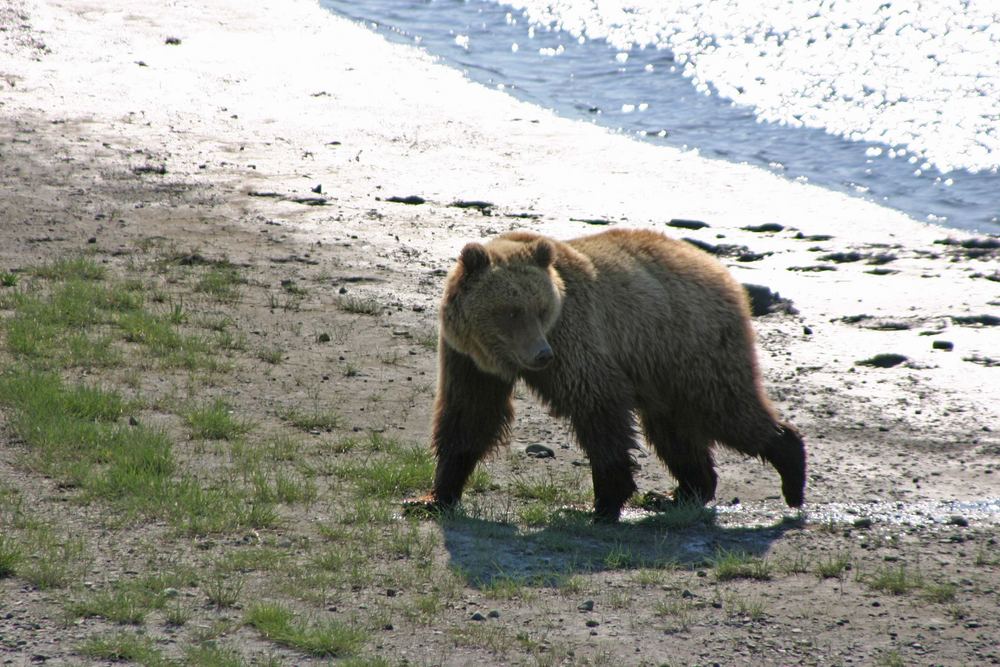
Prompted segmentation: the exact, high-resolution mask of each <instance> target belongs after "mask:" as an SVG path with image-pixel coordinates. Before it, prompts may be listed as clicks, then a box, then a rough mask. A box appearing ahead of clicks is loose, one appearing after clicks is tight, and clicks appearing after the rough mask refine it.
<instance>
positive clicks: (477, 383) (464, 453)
mask: <svg viewBox="0 0 1000 667" xmlns="http://www.w3.org/2000/svg"><path fill="white" fill-rule="evenodd" d="M439 349H440V353H439V355H440V369H439V377H438V392H437V398H436V400H435V405H434V424H433V433H432V446H433V448H434V453H435V454H436V456H437V470H436V471H435V473H434V489H433V490H432V491H431V497H430V498H428V499H427V500H428V501H430V502H431V503H432V504H433V505H435V506H437V507H450V506H452V505H454V504H455V503H457V502H458V501H459V500H460V499H461V497H462V490H463V489H464V488H465V483H466V481H468V479H469V476H470V475H471V474H472V471H473V470H474V469H475V467H476V464H477V463H479V461H480V460H481V459H482V458H483V457H484V456H485V455H486V454H487V453H489V452H490V451H491V450H492V449H493V448H494V447H496V446H497V445H498V444H500V443H502V442H505V441H506V440H507V438H508V436H509V429H510V421H511V419H512V418H513V416H514V408H513V406H512V404H511V394H512V393H513V391H514V383H513V382H511V381H508V380H504V379H502V378H499V377H496V376H494V375H490V374H488V373H484V372H483V371H481V370H479V368H478V367H477V366H476V364H475V363H474V362H473V361H472V359H471V358H469V357H467V356H466V355H464V354H462V353H460V352H457V351H456V350H454V349H453V348H451V347H450V346H449V345H448V344H447V343H445V342H444V341H443V340H442V341H440V343H439Z"/></svg>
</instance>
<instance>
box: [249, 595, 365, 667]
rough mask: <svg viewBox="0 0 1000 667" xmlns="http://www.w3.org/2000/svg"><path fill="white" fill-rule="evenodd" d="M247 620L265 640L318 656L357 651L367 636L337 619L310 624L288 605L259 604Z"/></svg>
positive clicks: (350, 654)
mask: <svg viewBox="0 0 1000 667" xmlns="http://www.w3.org/2000/svg"><path fill="white" fill-rule="evenodd" d="M244 622H245V623H246V624H247V625H249V626H250V627H252V628H255V629H256V630H257V631H258V632H260V633H261V635H263V636H264V637H265V638H266V639H268V640H270V641H273V642H275V643H276V644H280V645H282V646H287V647H289V648H293V649H295V650H298V651H302V652H303V653H308V654H310V655H314V656H319V657H332V658H340V657H348V656H353V655H356V654H357V653H358V651H359V650H360V648H361V646H362V645H363V644H364V642H365V641H366V640H367V639H368V636H367V633H365V632H363V631H362V630H358V629H355V628H351V627H348V626H346V625H343V624H341V623H337V622H335V621H328V622H326V623H316V624H309V623H305V622H303V621H302V620H301V619H298V618H296V616H295V614H294V613H293V612H292V611H291V610H290V609H288V608H287V607H285V606H282V605H280V604H276V603H259V604H255V605H253V606H252V607H250V609H248V610H247V613H246V616H245V617H244Z"/></svg>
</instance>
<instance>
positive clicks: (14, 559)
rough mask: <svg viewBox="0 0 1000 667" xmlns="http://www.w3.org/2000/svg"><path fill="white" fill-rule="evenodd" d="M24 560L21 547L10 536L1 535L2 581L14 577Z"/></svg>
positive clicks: (0, 575) (0, 562) (0, 561)
mask: <svg viewBox="0 0 1000 667" xmlns="http://www.w3.org/2000/svg"><path fill="white" fill-rule="evenodd" d="M23 558H24V552H23V550H22V549H21V545H19V544H18V543H17V542H15V541H14V539H13V538H12V537H10V536H9V535H0V579H3V578H4V577H11V576H13V575H14V574H15V573H16V572H17V565H18V563H20V562H21V560H22V559H23Z"/></svg>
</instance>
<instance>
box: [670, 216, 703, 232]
mask: <svg viewBox="0 0 1000 667" xmlns="http://www.w3.org/2000/svg"><path fill="white" fill-rule="evenodd" d="M667 226H668V227H677V228H678V229H704V228H705V227H708V226H709V224H708V223H706V222H702V221H701V220H683V219H681V218H674V219H673V220H671V221H670V222H668V223H667Z"/></svg>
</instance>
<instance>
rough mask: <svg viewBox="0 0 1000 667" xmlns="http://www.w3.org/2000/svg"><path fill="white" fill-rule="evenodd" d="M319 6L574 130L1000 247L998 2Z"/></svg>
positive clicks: (389, 0)
mask: <svg viewBox="0 0 1000 667" xmlns="http://www.w3.org/2000/svg"><path fill="white" fill-rule="evenodd" d="M321 2H322V4H323V5H324V6H325V7H327V8H328V9H330V10H332V11H334V12H335V13H338V14H342V15H344V16H347V17H349V18H352V19H355V20H358V21H362V22H364V23H365V24H366V25H367V26H368V27H369V28H370V29H373V30H376V31H378V32H380V33H382V34H384V35H385V36H386V37H388V38H389V39H392V40H396V41H401V42H406V43H410V44H416V45H418V46H420V47H421V48H423V49H425V50H427V51H428V52H430V53H432V54H434V55H436V56H438V57H440V58H441V60H442V61H443V62H444V63H446V64H448V65H451V66H454V67H457V68H460V69H461V70H462V71H463V72H465V74H466V76H468V77H469V78H470V79H471V80H473V81H476V82H479V83H482V84H484V85H487V86H490V87H495V88H499V89H502V90H504V91H507V92H509V93H510V94H512V95H514V96H516V97H518V98H520V99H523V100H526V101H528V102H531V103H534V104H538V105H540V106H543V107H546V108H550V109H553V110H555V111H556V112H557V113H560V114H562V115H564V116H568V117H572V118H578V119H583V120H586V121H589V122H594V123H599V124H601V125H604V126H607V127H610V128H613V129H615V130H618V131H620V132H622V133H626V134H629V135H633V136H635V137H637V138H638V139H640V140H643V141H649V142H653V143H660V144H665V145H670V146H675V147H680V148H682V149H685V150H692V151H698V152H699V153H700V154H702V155H704V156H706V157H710V158H718V159H723V160H730V161H733V162H745V163H749V164H751V165H756V166H759V167H761V168H764V169H768V170H771V171H774V172H777V173H779V174H781V175H783V176H785V177H787V178H789V179H797V180H802V181H807V182H810V183H813V184H816V185H820V186H822V187H826V188H830V189H834V190H838V191H843V192H848V193H850V194H852V195H855V196H859V197H865V198H868V199H871V200H873V201H877V202H879V203H881V204H884V205H886V206H889V207H892V208H896V209H899V210H901V211H904V212H905V213H907V214H909V215H911V216H912V217H914V218H916V219H918V220H924V221H929V222H934V223H936V224H940V225H944V226H947V227H954V228H960V229H966V230H970V231H974V232H981V233H983V232H984V233H1000V2H993V1H981V2H976V1H974V0H940V1H937V2H924V1H919V0H908V1H894V2H876V1H871V0H822V1H820V0H761V2H755V3H748V2H742V1H740V0H673V1H666V0H511V1H507V2H504V1H499V0H366V1H365V2H354V1H349V0H321ZM857 224H859V225H863V224H864V221H863V220H859V221H858V223H857Z"/></svg>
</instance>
